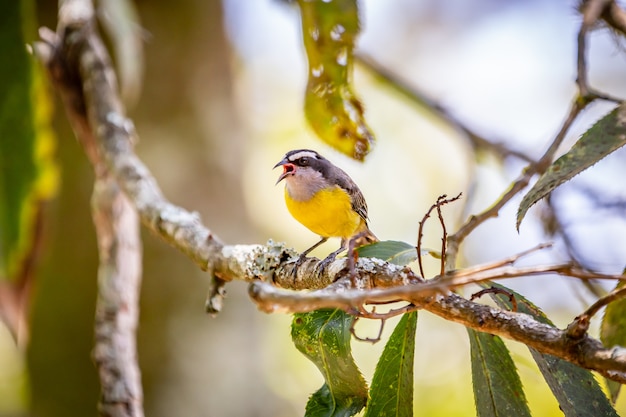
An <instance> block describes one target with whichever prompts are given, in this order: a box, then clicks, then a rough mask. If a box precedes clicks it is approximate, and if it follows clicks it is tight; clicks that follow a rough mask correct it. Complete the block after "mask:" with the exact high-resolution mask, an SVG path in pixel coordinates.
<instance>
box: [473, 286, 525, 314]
mask: <svg viewBox="0 0 626 417" xmlns="http://www.w3.org/2000/svg"><path fill="white" fill-rule="evenodd" d="M485 294H502V295H506V296H507V297H508V298H509V302H510V303H511V311H517V300H516V299H515V295H514V294H512V293H510V292H509V291H507V290H505V289H504V288H498V287H489V288H485V289H484V290H480V291H478V292H476V293H474V294H472V296H471V297H470V301H474V300H475V299H477V298H480V297H482V296H483V295H485Z"/></svg>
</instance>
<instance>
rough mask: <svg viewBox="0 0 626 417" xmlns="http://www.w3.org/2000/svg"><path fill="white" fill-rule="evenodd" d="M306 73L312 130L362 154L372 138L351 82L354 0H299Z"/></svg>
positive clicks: (355, 32)
mask: <svg viewBox="0 0 626 417" xmlns="http://www.w3.org/2000/svg"><path fill="white" fill-rule="evenodd" d="M298 4H299V5H300V14H301V16H302V38H303V42H304V47H305V49H306V54H307V58H308V71H309V78H308V82H307V87H306V94H305V104H304V110H305V114H306V117H307V120H308V121H309V123H310V125H311V127H312V128H313V130H314V131H315V133H316V134H317V135H318V136H319V137H320V138H321V139H322V140H323V141H325V142H326V143H328V144H329V145H331V146H332V147H334V148H335V149H337V150H339V151H341V152H343V153H344V154H346V155H348V156H350V157H352V158H354V159H357V160H361V161H362V160H363V159H364V158H365V156H366V155H367V154H368V153H369V151H370V148H371V146H372V144H373V143H374V135H373V133H372V132H371V130H370V128H369V127H368V126H367V124H366V122H365V119H364V111H363V105H362V104H361V102H360V101H359V99H358V98H357V97H356V95H355V94H354V88H353V86H352V70H353V61H354V57H353V49H354V43H355V39H356V37H357V35H358V33H359V10H358V5H357V1H356V0H333V1H324V0H298Z"/></svg>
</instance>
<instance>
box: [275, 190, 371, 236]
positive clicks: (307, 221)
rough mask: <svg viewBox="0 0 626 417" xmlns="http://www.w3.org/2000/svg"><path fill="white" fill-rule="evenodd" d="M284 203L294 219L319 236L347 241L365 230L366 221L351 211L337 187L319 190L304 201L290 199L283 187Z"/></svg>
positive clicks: (346, 196) (348, 199)
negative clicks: (346, 239)
mask: <svg viewBox="0 0 626 417" xmlns="http://www.w3.org/2000/svg"><path fill="white" fill-rule="evenodd" d="M285 201H286V203H287V209H289V212H290V213H291V215H292V216H293V217H294V218H295V219H296V220H298V221H299V222H300V223H302V224H303V225H304V226H306V227H307V228H308V229H309V230H311V231H312V232H313V233H316V234H318V235H319V236H322V237H341V238H349V237H351V236H354V235H355V234H356V233H357V232H359V231H361V230H362V228H363V227H365V221H364V220H363V219H362V218H361V216H359V215H358V213H356V212H355V211H354V210H352V202H351V201H350V196H349V195H348V194H347V193H346V192H345V191H343V190H342V189H341V188H339V187H333V188H331V189H327V190H320V191H318V192H317V193H315V194H314V195H313V197H311V198H310V199H309V200H306V201H296V200H294V199H292V198H291V196H290V195H289V192H288V191H287V188H285Z"/></svg>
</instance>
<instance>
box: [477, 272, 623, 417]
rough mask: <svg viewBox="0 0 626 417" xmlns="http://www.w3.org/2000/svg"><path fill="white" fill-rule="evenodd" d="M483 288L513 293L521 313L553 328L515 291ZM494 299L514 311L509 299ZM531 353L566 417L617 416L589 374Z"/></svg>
mask: <svg viewBox="0 0 626 417" xmlns="http://www.w3.org/2000/svg"><path fill="white" fill-rule="evenodd" d="M481 286H483V287H497V288H500V289H503V290H505V291H507V292H509V293H510V294H513V295H514V296H515V300H516V301H517V311H518V312H520V313H524V314H528V315H530V316H532V317H534V318H535V319H536V320H537V321H539V322H541V323H544V324H548V325H550V326H552V325H553V323H552V322H551V321H550V319H548V317H547V316H546V315H545V314H544V313H543V312H542V311H541V310H540V309H539V308H538V307H537V306H535V305H534V304H533V303H532V302H530V301H529V300H527V299H526V298H525V297H524V296H522V295H520V294H518V293H516V292H515V291H512V290H510V289H509V288H506V287H504V286H502V285H499V284H495V283H483V284H481ZM492 298H493V299H494V301H495V302H496V303H497V304H498V305H499V306H500V307H502V308H506V309H511V308H512V305H511V301H510V300H509V298H508V297H507V296H505V295H503V294H498V295H492ZM529 350H530V353H531V355H532V357H533V359H534V360H535V362H536V363H537V366H538V367H539V370H540V371H541V374H542V375H543V378H544V379H545V381H546V383H547V384H548V386H549V387H550V390H551V391H552V393H553V394H554V397H555V398H556V400H557V401H558V403H559V407H560V409H561V411H563V414H564V415H565V416H566V417H572V416H579V417H582V416H617V413H616V412H615V410H614V409H613V407H612V406H611V404H610V402H609V400H608V399H607V398H606V395H604V392H602V389H601V388H600V385H599V384H598V382H597V381H596V380H595V378H594V377H593V374H592V373H591V372H590V371H588V370H586V369H583V368H581V367H579V366H577V365H574V364H573V363H570V362H567V361H564V360H562V359H560V358H557V357H555V356H552V355H548V354H545V353H541V352H538V351H536V350H535V349H533V348H529Z"/></svg>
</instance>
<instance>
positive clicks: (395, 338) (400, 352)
mask: <svg viewBox="0 0 626 417" xmlns="http://www.w3.org/2000/svg"><path fill="white" fill-rule="evenodd" d="M416 326H417V311H413V312H411V313H406V314H404V315H403V316H402V319H401V320H400V322H399V323H398V324H397V325H396V328H395V329H394V331H393V333H392V334H391V337H390V338H389V340H388V341H387V344H386V345H385V350H384V351H383V354H382V355H381V356H380V359H379V360H378V364H377V365H376V371H375V372H374V377H373V379H372V389H371V390H370V397H371V400H370V402H369V404H368V405H367V409H366V410H365V417H374V416H376V417H411V416H412V415H413V358H414V355H415V328H416Z"/></svg>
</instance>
